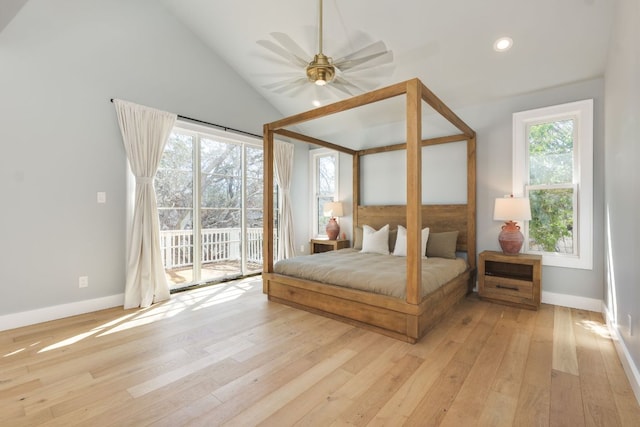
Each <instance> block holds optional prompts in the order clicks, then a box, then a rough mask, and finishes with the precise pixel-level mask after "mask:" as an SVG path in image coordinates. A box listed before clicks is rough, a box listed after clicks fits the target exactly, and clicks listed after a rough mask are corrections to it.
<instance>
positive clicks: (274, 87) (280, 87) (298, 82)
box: [262, 77, 308, 94]
mask: <svg viewBox="0 0 640 427" xmlns="http://www.w3.org/2000/svg"><path fill="white" fill-rule="evenodd" d="M307 82H308V80H307V79H306V78H304V77H297V78H292V79H285V80H280V81H277V82H274V83H269V84H266V85H263V86H262V87H263V88H265V89H267V90H270V91H273V92H275V93H281V94H286V93H287V92H291V91H293V90H295V89H297V88H298V87H304V86H305V85H306V83H307Z"/></svg>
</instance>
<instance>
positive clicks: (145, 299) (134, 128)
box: [113, 99, 177, 309]
mask: <svg viewBox="0 0 640 427" xmlns="http://www.w3.org/2000/svg"><path fill="white" fill-rule="evenodd" d="M113 105H114V106H115V108H116V113H117V116H118V124H119V125H120V131H121V132H122V140H123V142H124V148H125V151H126V152H127V158H128V159H129V164H130V165H131V172H132V173H133V175H135V177H136V193H135V205H134V210H133V225H132V230H131V236H130V237H131V238H130V246H129V248H128V252H127V253H128V259H127V281H126V286H125V293H124V308H125V309H127V308H134V307H148V306H150V305H151V304H153V303H154V302H157V301H162V300H165V299H168V298H169V283H168V282H167V278H166V276H165V273H164V267H163V263H162V254H161V252H160V225H159V221H158V205H157V202H156V192H155V189H154V187H153V179H154V177H155V175H156V171H157V170H158V165H159V164H160V159H161V158H162V153H163V151H164V146H165V144H166V142H167V139H168V138H169V134H170V133H171V129H172V128H173V125H174V124H175V122H176V119H177V116H176V115H175V114H171V113H167V112H165V111H160V110H155V109H152V108H148V107H144V106H142V105H137V104H133V103H131V102H127V101H122V100H120V99H114V100H113Z"/></svg>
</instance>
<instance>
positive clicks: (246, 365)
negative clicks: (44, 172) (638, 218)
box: [0, 277, 640, 427]
mask: <svg viewBox="0 0 640 427" xmlns="http://www.w3.org/2000/svg"><path fill="white" fill-rule="evenodd" d="M221 424H227V425H238V426H253V425H258V424H260V425H272V426H279V427H280V426H289V425H311V426H328V425H346V424H354V425H387V426H396V425H403V424H406V425H419V426H428V425H446V426H471V425H487V426H500V425H507V426H508V425H541V426H543V425H553V426H557V425H565V426H582V425H588V426H590V425H601V426H618V425H625V426H639V425H640V409H639V408H638V404H637V402H636V400H635V398H634V395H633V393H632V391H631V389H630V387H629V383H628V381H627V379H626V377H625V375H624V372H623V369H622V366H621V364H620V362H619V360H618V359H617V356H616V352H615V349H614V346H613V344H612V341H611V339H610V338H609V336H608V334H607V330H606V327H605V326H604V325H603V322H602V317H601V315H599V314H597V313H592V312H587V311H581V310H573V309H567V308H561V307H554V306H549V305H543V306H542V308H541V309H540V310H539V311H537V312H532V311H526V310H519V309H514V308H509V307H504V306H500V305H495V304H490V303H486V302H483V301H479V300H478V299H477V298H474V297H473V296H470V297H468V298H467V299H466V300H465V301H464V302H462V303H461V304H459V305H458V306H457V307H456V310H455V311H454V312H453V313H452V314H451V315H450V316H448V317H447V318H446V319H445V321H444V322H442V323H440V324H439V325H438V326H437V327H436V328H435V329H433V330H432V331H431V332H430V333H429V334H427V336H425V337H424V338H423V339H422V340H421V341H420V342H419V343H418V344H416V345H410V344H406V343H402V342H399V341H396V340H393V339H391V338H387V337H384V336H381V335H378V334H376V333H373V332H368V331H364V330H362V329H358V328H355V327H352V326H349V325H346V324H344V323H340V322H337V321H334V320H331V319H327V318H323V317H319V316H317V315H313V314H309V313H306V312H303V311H299V310H296V309H292V308H289V307H286V306H283V305H279V304H276V303H270V302H268V301H267V299H266V296H265V295H263V294H262V286H261V282H260V278H259V277H257V278H252V279H250V280H245V281H238V282H230V283H225V284H221V285H217V286H213V287H208V288H202V289H197V290H193V291H190V292H185V293H181V294H177V295H173V297H172V300H171V301H170V302H167V303H164V304H159V305H156V306H154V307H152V308H149V309H146V310H128V311H123V310H122V309H111V310H105V311H100V312H96V313H91V314H87V315H81V316H76V317H73V318H68V319H63V320H59V321H54V322H48V323H44V324H40V325H34V326H29V327H25V328H20V329H15V330H12V331H6V332H2V333H0V425H2V426H23V425H24V426H36V425H55V426H71V425H89V426H102V425H115V426H127V425H131V426H145V425H161V426H182V425H202V426H214V425H221Z"/></svg>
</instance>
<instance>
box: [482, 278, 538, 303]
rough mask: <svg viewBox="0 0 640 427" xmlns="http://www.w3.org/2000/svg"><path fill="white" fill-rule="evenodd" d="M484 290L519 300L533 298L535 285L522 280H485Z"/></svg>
mask: <svg viewBox="0 0 640 427" xmlns="http://www.w3.org/2000/svg"><path fill="white" fill-rule="evenodd" d="M484 290H485V291H488V292H496V293H499V294H504V295H512V296H514V297H519V298H533V284H532V283H531V282H524V281H522V280H513V279H505V278H500V279H494V278H493V277H490V276H485V278H484Z"/></svg>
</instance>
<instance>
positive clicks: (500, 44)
mask: <svg viewBox="0 0 640 427" xmlns="http://www.w3.org/2000/svg"><path fill="white" fill-rule="evenodd" d="M511 46H513V40H511V37H500V38H499V39H498V40H496V41H495V42H494V43H493V50H495V51H496V52H505V51H507V50H509V49H511Z"/></svg>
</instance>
